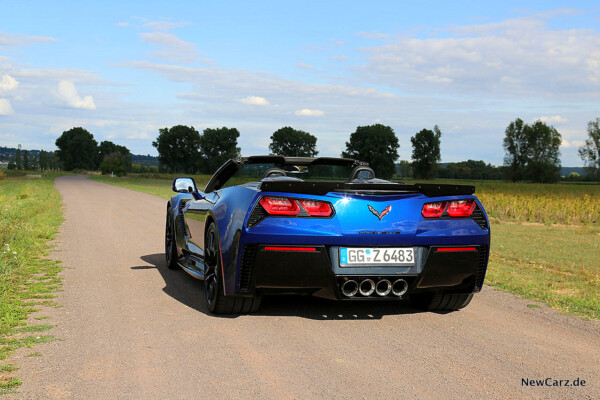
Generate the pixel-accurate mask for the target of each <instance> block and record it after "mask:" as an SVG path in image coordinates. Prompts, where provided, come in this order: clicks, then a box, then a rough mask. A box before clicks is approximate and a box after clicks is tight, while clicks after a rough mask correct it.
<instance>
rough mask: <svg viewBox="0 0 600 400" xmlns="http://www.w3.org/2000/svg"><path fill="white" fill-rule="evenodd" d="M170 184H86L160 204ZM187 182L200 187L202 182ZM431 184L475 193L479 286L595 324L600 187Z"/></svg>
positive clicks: (132, 179)
mask: <svg viewBox="0 0 600 400" xmlns="http://www.w3.org/2000/svg"><path fill="white" fill-rule="evenodd" d="M174 176H175V175H162V176H160V178H161V179H157V178H152V177H149V176H148V175H144V174H142V175H141V176H136V175H135V174H131V175H129V176H127V177H122V178H111V177H107V176H99V175H94V176H93V177H92V179H94V180H97V181H100V182H105V183H110V184H113V185H117V186H121V187H125V188H129V189H133V190H138V191H142V192H146V193H150V194H153V195H157V196H160V197H163V198H165V199H168V198H169V197H171V196H172V195H173V192H172V191H171V182H172V178H173V177H174ZM194 178H195V179H196V182H197V183H198V186H199V187H202V186H203V185H204V184H206V182H207V181H208V179H209V178H210V177H209V176H208V175H196V176H194ZM439 182H440V183H457V184H471V185H475V187H476V195H477V196H478V197H479V199H480V200H481V202H482V204H483V205H484V207H485V209H486V211H487V213H488V215H489V216H490V219H491V223H492V226H491V232H492V246H491V256H490V264H489V268H488V275H487V278H486V283H487V284H489V285H492V286H495V287H498V288H501V289H503V290H508V291H511V292H513V293H516V294H519V295H521V296H524V297H525V298H527V299H531V300H535V301H541V302H544V303H546V304H548V305H550V306H552V307H554V308H558V309H561V310H563V311H568V312H570V313H573V314H576V315H580V316H583V317H588V318H595V319H600V262H598V258H599V257H598V255H600V226H599V224H600V185H573V184H555V185H551V184H527V183H517V184H513V183H511V182H486V181H475V182H471V181H469V182H467V181H439ZM531 306H532V307H535V306H536V305H535V304H532V305H531Z"/></svg>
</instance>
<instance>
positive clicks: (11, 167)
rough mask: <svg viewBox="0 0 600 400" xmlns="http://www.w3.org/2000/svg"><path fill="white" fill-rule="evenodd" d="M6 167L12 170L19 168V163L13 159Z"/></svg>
mask: <svg viewBox="0 0 600 400" xmlns="http://www.w3.org/2000/svg"><path fill="white" fill-rule="evenodd" d="M6 168H7V169H10V170H13V169H17V164H15V162H14V161H11V162H9V163H8V166H7V167H6Z"/></svg>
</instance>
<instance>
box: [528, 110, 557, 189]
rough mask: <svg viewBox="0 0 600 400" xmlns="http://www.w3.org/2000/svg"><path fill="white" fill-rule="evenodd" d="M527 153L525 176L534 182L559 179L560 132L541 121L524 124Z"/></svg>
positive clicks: (550, 181)
mask: <svg viewBox="0 0 600 400" xmlns="http://www.w3.org/2000/svg"><path fill="white" fill-rule="evenodd" d="M525 132H526V135H527V144H528V148H529V151H528V155H529V159H528V160H527V173H526V175H525V176H526V177H527V178H529V179H530V180H532V181H534V182H549V183H552V182H558V180H559V179H560V144H561V142H562V138H561V136H560V133H558V131H557V130H556V129H555V128H554V127H553V126H548V125H546V123H544V122H542V121H539V120H538V121H535V122H534V123H533V125H531V126H529V125H526V129H525Z"/></svg>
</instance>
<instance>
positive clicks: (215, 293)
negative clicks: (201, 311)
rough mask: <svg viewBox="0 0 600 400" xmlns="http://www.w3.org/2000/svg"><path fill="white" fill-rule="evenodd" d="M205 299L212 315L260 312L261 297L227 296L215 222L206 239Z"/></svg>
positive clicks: (207, 232) (210, 226)
mask: <svg viewBox="0 0 600 400" xmlns="http://www.w3.org/2000/svg"><path fill="white" fill-rule="evenodd" d="M204 264H205V275H204V276H205V278H204V297H205V298H206V305H207V306H208V311H210V312H211V314H240V313H243V314H246V313H251V312H256V311H258V308H259V307H260V303H261V298H260V296H254V297H241V296H226V295H225V293H224V290H223V277H222V270H221V247H220V243H219V236H218V234H217V227H216V225H215V223H214V222H211V224H210V225H209V227H208V230H207V231H206V237H205V239H204Z"/></svg>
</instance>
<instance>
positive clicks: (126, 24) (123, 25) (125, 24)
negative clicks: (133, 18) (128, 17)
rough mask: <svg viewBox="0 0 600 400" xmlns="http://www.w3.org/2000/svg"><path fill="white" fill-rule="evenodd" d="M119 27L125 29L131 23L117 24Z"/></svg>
mask: <svg viewBox="0 0 600 400" xmlns="http://www.w3.org/2000/svg"><path fill="white" fill-rule="evenodd" d="M117 26H118V27H119V28H125V27H127V26H129V22H119V23H117Z"/></svg>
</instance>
